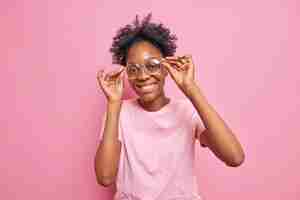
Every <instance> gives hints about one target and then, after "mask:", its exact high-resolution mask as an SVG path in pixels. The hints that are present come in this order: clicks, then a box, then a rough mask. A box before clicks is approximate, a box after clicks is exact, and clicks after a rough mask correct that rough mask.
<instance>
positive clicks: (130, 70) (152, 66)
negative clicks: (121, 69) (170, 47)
mask: <svg viewBox="0 0 300 200" xmlns="http://www.w3.org/2000/svg"><path fill="white" fill-rule="evenodd" d="M163 60H164V59H159V58H149V59H147V61H146V63H145V64H132V63H129V64H127V66H126V68H127V74H128V77H129V78H135V77H137V76H138V74H139V73H140V72H141V70H144V72H146V73H147V74H149V75H152V74H156V73H158V72H160V71H161V65H160V63H161V62H162V61H163Z"/></svg>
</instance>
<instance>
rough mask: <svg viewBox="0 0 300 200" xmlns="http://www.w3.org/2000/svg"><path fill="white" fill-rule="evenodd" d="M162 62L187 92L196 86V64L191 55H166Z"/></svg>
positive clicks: (180, 86) (184, 91) (178, 84)
mask: <svg viewBox="0 0 300 200" xmlns="http://www.w3.org/2000/svg"><path fill="white" fill-rule="evenodd" d="M164 59H165V60H164V61H163V62H162V63H161V65H162V66H163V67H165V68H166V69H167V71H168V72H169V74H170V75H171V77H172V79H173V80H174V81H175V83H176V85H177V86H178V87H179V88H180V89H181V91H182V92H183V93H185V94H187V92H188V91H189V89H190V88H192V87H193V86H195V66H194V63H193V60H192V56H191V55H185V56H169V57H165V58H164Z"/></svg>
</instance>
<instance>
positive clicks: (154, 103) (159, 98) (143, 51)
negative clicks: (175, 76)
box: [127, 42, 170, 112]
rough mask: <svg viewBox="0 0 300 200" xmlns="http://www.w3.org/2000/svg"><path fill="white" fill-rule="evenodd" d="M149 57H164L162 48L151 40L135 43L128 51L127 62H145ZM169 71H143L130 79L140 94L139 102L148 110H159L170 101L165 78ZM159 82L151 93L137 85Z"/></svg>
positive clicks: (163, 69) (132, 85) (134, 88)
mask: <svg viewBox="0 0 300 200" xmlns="http://www.w3.org/2000/svg"><path fill="white" fill-rule="evenodd" d="M149 57H155V58H162V57H163V55H162V54H161V52H160V50H159V49H158V48H156V47H155V46H153V45H152V44H151V43H149V42H138V43H135V44H134V45H133V46H131V48H130V49H129V51H128V55H127V63H138V64H145V61H146V59H147V58H149ZM167 75H168V72H167V70H166V69H165V68H162V70H161V71H160V72H158V73H155V74H151V75H149V74H147V73H146V72H145V71H143V70H142V71H141V73H139V75H138V76H137V77H136V78H135V79H128V80H129V83H130V85H131V87H132V89H133V90H134V91H135V92H136V94H137V95H138V96H139V99H138V103H139V104H140V105H141V107H143V108H144V109H145V110H147V111H150V112H151V111H157V110H160V109H161V108H162V107H163V106H165V105H166V104H168V103H169V102H170V98H168V97H166V95H165V92H164V84H165V78H166V76H167ZM153 82H155V83H157V87H156V90H154V91H153V92H151V93H141V92H139V91H138V90H137V85H144V84H148V83H153Z"/></svg>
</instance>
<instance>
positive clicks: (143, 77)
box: [137, 67, 149, 80]
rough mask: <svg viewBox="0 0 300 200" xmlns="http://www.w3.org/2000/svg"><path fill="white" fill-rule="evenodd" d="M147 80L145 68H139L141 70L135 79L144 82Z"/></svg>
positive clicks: (147, 75)
mask: <svg viewBox="0 0 300 200" xmlns="http://www.w3.org/2000/svg"><path fill="white" fill-rule="evenodd" d="M148 78H149V74H147V73H146V72H145V68H144V67H141V70H140V71H139V73H138V76H137V79H138V80H146V79H148Z"/></svg>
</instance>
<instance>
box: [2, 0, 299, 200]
mask: <svg viewBox="0 0 300 200" xmlns="http://www.w3.org/2000/svg"><path fill="white" fill-rule="evenodd" d="M299 9H300V5H299V2H297V1H296V0H290V1H279V0H273V1H266V0H265V1H259V0H253V1H233V0H232V1H217V0H210V1H196V0H194V1H191V0H185V1H177V2H174V1H161V0H160V1H137V0H136V1H130V3H129V1H108V0H106V1H67V0H61V1H51V2H50V1H38V0H36V1H33V0H32V1H26V3H25V1H8V0H7V1H1V5H0V24H1V32H0V67H1V68H0V73H1V82H0V83H1V84H0V87H1V93H2V95H1V104H0V105H1V107H0V108H1V119H0V121H1V123H0V131H1V134H0V145H1V152H0V158H1V165H0V198H1V199H5V200H15V199H26V200H27V199H28V200H32V199H44V200H48V199H49V200H50V199H51V200H53V199H64V200H66V199H69V200H71V199H72V200H82V199H89V200H92V199H101V200H105V199H111V197H112V191H113V188H104V187H102V186H100V185H97V183H96V178H95V173H94V165H93V164H94V163H93V161H94V155H95V151H96V146H95V145H96V143H95V142H96V137H97V135H98V133H99V130H100V126H99V125H100V119H101V116H102V113H103V111H104V109H105V103H106V101H105V99H104V96H103V94H102V93H101V90H100V89H99V88H98V85H97V82H96V71H97V70H99V69H100V68H102V67H105V68H111V65H110V63H111V54H110V53H109V52H108V49H109V47H110V44H111V42H112V37H113V35H114V34H115V31H116V30H117V29H118V28H119V27H120V26H123V25H124V24H126V23H129V22H132V20H133V19H134V16H135V14H140V15H141V16H145V15H146V14H147V13H148V12H150V11H152V12H153V20H154V21H162V22H163V23H165V24H166V25H168V26H169V27H170V28H171V30H172V31H173V32H174V33H176V34H177V36H178V38H179V41H178V45H179V48H178V54H183V53H190V54H192V55H193V58H194V62H195V64H196V67H197V79H198V83H199V85H200V87H201V88H202V90H203V91H204V94H205V96H206V97H207V99H208V100H209V102H210V103H211V104H212V105H213V106H214V108H215V109H216V110H217V111H218V113H219V114H220V115H221V116H222V117H223V118H224V119H225V121H226V122H227V123H228V125H229V126H230V127H231V128H232V129H233V130H234V131H235V133H236V135H237V137H238V138H239V140H240V142H241V143H242V145H243V147H244V149H245V152H246V160H245V162H244V164H243V165H242V166H240V167H238V168H230V167H226V166H225V165H224V164H223V163H222V162H221V161H220V160H218V159H217V158H216V157H215V156H214V155H213V154H212V153H211V152H210V151H209V150H208V149H204V148H200V147H198V148H197V152H198V153H197V157H196V159H197V171H198V177H199V178H198V181H199V189H200V191H201V195H202V196H203V197H204V199H206V200H213V199H244V200H252V199H272V200H281V199H289V200H296V199H300V191H299V188H300V175H299V168H300V157H299V155H300V148H299V144H298V141H299V140H300V133H299V129H300V123H299V114H300V97H299V96H300V91H299V90H300V88H299V87H300V76H299V73H300V71H299V67H300V59H299V50H300V49H299V47H300V40H299V35H300V30H299V15H300V10H299ZM97 65H98V66H97ZM99 65H100V66H99ZM166 90H167V94H168V95H169V96H172V97H176V96H181V95H182V94H181V93H180V91H178V90H177V88H176V85H175V84H174V83H173V82H172V80H171V79H170V77H169V78H168V80H167V83H166ZM132 95H134V94H133V92H132V91H131V90H130V88H129V85H128V83H126V94H125V98H130V97H132Z"/></svg>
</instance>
